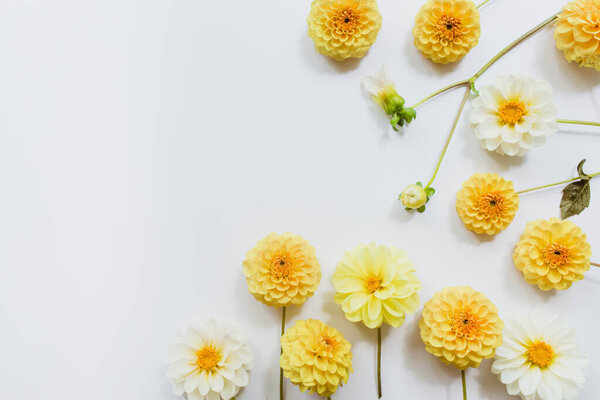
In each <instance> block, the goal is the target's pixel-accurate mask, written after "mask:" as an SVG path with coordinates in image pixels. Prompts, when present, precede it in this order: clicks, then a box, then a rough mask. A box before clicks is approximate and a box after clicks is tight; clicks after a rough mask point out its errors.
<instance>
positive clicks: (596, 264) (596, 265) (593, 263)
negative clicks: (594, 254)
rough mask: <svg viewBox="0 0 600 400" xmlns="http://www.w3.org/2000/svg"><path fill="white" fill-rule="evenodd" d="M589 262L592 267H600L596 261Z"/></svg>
mask: <svg viewBox="0 0 600 400" xmlns="http://www.w3.org/2000/svg"><path fill="white" fill-rule="evenodd" d="M590 264H592V265H593V266H594V267H598V268H600V264H598V263H595V262H591V263H590Z"/></svg>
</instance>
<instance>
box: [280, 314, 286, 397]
mask: <svg viewBox="0 0 600 400" xmlns="http://www.w3.org/2000/svg"><path fill="white" fill-rule="evenodd" d="M285 311H286V308H285V307H283V309H282V311H281V336H283V334H284V333H285ZM282 353H283V348H282V349H281V351H280V353H279V354H282ZM279 400H283V368H281V367H279Z"/></svg>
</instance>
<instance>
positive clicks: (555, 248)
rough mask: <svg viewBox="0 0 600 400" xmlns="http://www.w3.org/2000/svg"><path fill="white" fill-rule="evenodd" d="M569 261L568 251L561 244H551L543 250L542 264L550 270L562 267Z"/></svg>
mask: <svg viewBox="0 0 600 400" xmlns="http://www.w3.org/2000/svg"><path fill="white" fill-rule="evenodd" d="M569 261H571V256H570V254H569V249H567V248H566V247H565V246H563V245H562V244H558V243H552V244H549V245H548V246H546V248H545V249H544V262H545V263H546V264H547V265H548V266H550V268H558V267H562V266H563V265H565V264H568V263H569Z"/></svg>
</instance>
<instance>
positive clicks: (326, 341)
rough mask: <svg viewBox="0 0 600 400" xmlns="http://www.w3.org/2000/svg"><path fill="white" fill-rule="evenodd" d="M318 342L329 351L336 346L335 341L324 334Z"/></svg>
mask: <svg viewBox="0 0 600 400" xmlns="http://www.w3.org/2000/svg"><path fill="white" fill-rule="evenodd" d="M319 342H321V345H322V346H324V347H325V348H327V350H331V349H332V348H333V347H334V346H335V345H336V344H337V341H336V340H335V339H334V338H332V337H331V336H329V335H327V334H325V333H324V334H322V335H321V337H320V338H319Z"/></svg>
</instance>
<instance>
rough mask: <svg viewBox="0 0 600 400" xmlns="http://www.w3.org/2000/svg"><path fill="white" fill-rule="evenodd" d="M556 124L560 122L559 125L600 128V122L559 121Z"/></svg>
mask: <svg viewBox="0 0 600 400" xmlns="http://www.w3.org/2000/svg"><path fill="white" fill-rule="evenodd" d="M556 122H558V123H559V124H572V125H589V126H600V122H593V121H578V120H574V119H557V120H556Z"/></svg>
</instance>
